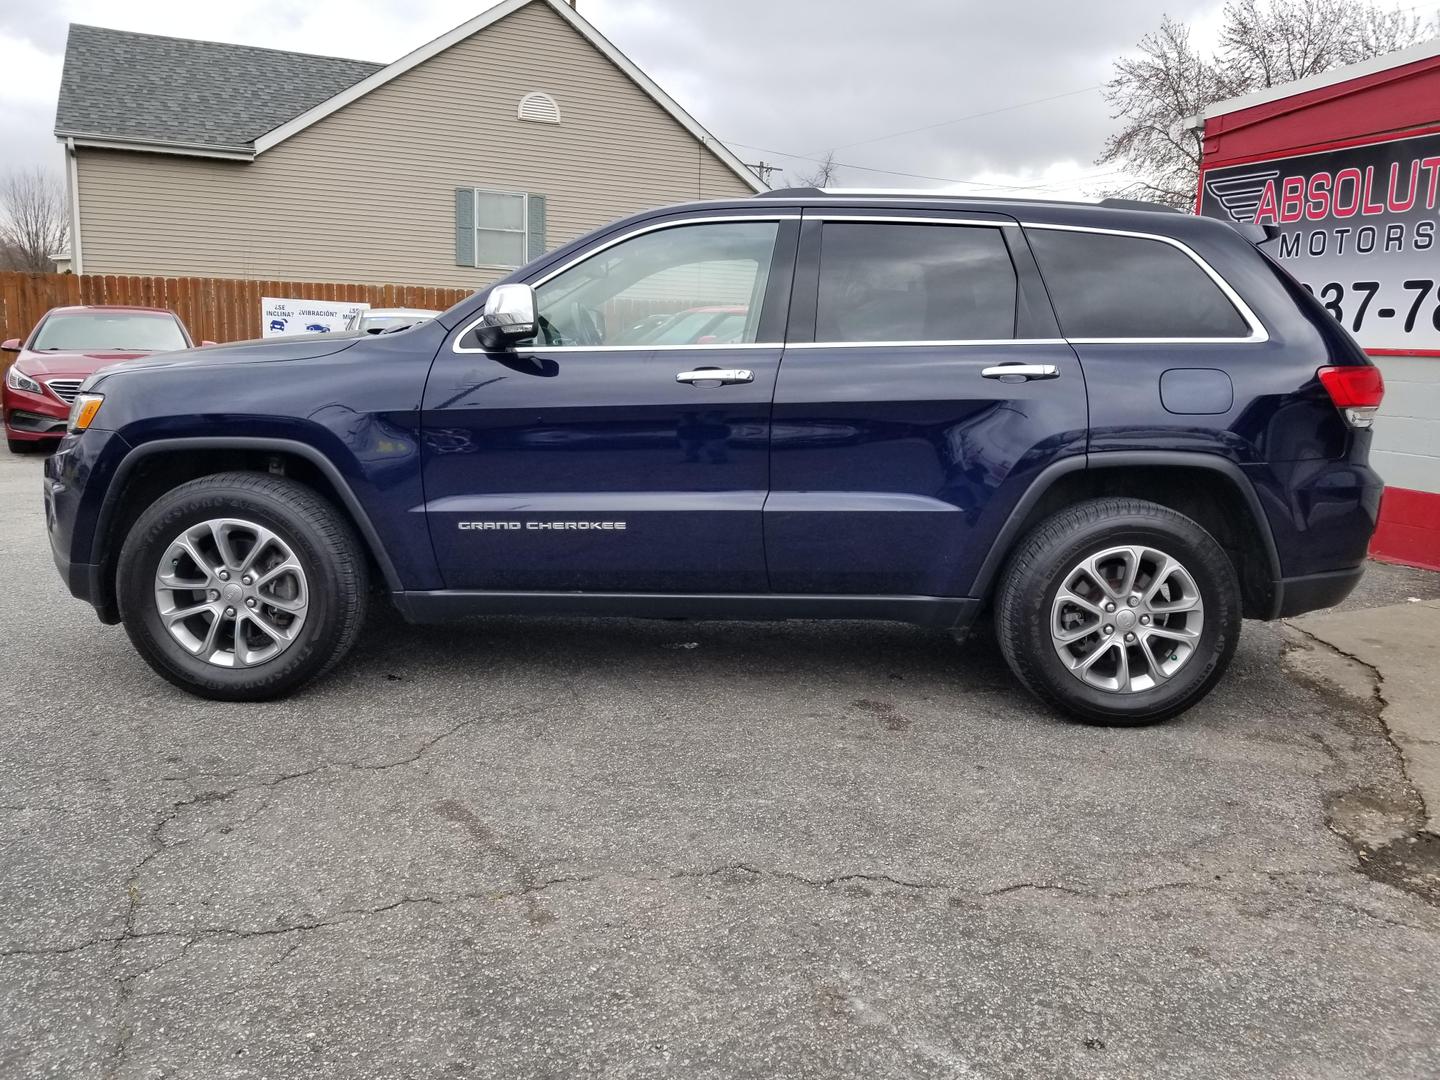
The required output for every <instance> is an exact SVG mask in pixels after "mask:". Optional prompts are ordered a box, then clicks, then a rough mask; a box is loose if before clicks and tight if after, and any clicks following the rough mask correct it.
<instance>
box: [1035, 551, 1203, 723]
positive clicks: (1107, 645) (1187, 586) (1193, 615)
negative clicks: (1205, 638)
mask: <svg viewBox="0 0 1440 1080" xmlns="http://www.w3.org/2000/svg"><path fill="white" fill-rule="evenodd" d="M1204 626H1205V605H1204V603H1203V602H1202V601H1201V598H1200V590H1199V589H1198V588H1197V587H1196V585H1195V579H1194V577H1192V576H1191V574H1190V572H1189V571H1188V570H1187V569H1186V568H1185V567H1184V566H1183V565H1181V563H1180V562H1179V560H1177V559H1175V558H1174V557H1173V556H1171V555H1168V554H1166V553H1165V552H1163V551H1160V550H1159V549H1157V548H1153V547H1147V546H1141V545H1129V546H1123V547H1112V548H1106V549H1105V550H1104V551H1101V552H1098V553H1097V554H1095V555H1091V556H1089V557H1087V558H1086V559H1084V560H1083V561H1082V562H1080V563H1079V564H1077V565H1076V566H1074V567H1073V568H1072V569H1071V570H1070V572H1069V573H1067V574H1066V575H1065V577H1064V578H1063V579H1062V580H1061V582H1060V588H1059V591H1058V592H1057V593H1056V594H1055V600H1054V603H1053V604H1052V605H1051V609H1050V640H1051V643H1052V644H1053V645H1054V647H1055V653H1056V655H1058V656H1059V657H1060V661H1061V663H1063V664H1064V665H1065V667H1066V669H1067V670H1068V671H1069V672H1070V674H1071V675H1073V676H1075V678H1077V679H1079V680H1080V681H1081V682H1083V683H1085V684H1086V685H1087V686H1092V687H1095V688H1097V689H1099V690H1104V691H1108V692H1110V693H1116V694H1130V693H1138V692H1140V691H1143V690H1153V689H1154V688H1155V687H1157V686H1160V685H1162V684H1163V683H1165V682H1167V681H1168V680H1170V679H1172V678H1174V676H1175V675H1176V674H1177V673H1178V672H1179V671H1180V670H1181V669H1182V668H1184V667H1185V665H1186V664H1187V663H1189V662H1190V660H1191V659H1192V658H1193V657H1194V655H1195V653H1196V649H1197V647H1198V645H1199V641H1200V634H1201V631H1202V630H1203V629H1204Z"/></svg>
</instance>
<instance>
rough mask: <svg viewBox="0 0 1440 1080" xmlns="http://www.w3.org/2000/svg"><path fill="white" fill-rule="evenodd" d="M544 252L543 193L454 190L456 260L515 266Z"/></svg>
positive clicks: (466, 263)
mask: <svg viewBox="0 0 1440 1080" xmlns="http://www.w3.org/2000/svg"><path fill="white" fill-rule="evenodd" d="M544 252H545V197H544V196H543V195H536V194H534V193H533V192H524V191H492V190H489V189H486V188H456V189H455V261H456V263H458V264H459V265H461V266H493V267H500V268H504V269H514V268H515V267H518V266H524V265H525V264H526V263H527V262H529V261H530V260H531V259H534V258H536V257H537V256H539V255H542V254H544Z"/></svg>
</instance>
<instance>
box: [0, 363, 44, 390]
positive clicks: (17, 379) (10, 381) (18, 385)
mask: <svg viewBox="0 0 1440 1080" xmlns="http://www.w3.org/2000/svg"><path fill="white" fill-rule="evenodd" d="M5 385H6V386H8V387H10V389H11V390H24V391H25V392H26V393H29V394H40V393H43V392H44V391H42V390H41V389H40V384H39V383H38V382H36V381H35V380H34V379H32V378H30V376H29V375H26V374H24V373H22V372H19V371H16V370H15V365H14V364H11V365H10V366H9V367H8V368H6V369H5Z"/></svg>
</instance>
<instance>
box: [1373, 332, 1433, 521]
mask: <svg viewBox="0 0 1440 1080" xmlns="http://www.w3.org/2000/svg"><path fill="white" fill-rule="evenodd" d="M1373 359H1374V361H1375V363H1376V365H1377V366H1378V367H1379V368H1380V373H1381V374H1382V375H1384V376H1385V400H1384V403H1383V404H1382V405H1381V406H1380V412H1379V414H1378V415H1377V416H1376V418H1375V441H1374V443H1373V444H1372V448H1371V451H1370V464H1371V466H1372V467H1373V468H1374V469H1375V471H1376V472H1378V473H1379V474H1380V477H1381V479H1382V480H1384V481H1385V483H1386V485H1387V486H1389V487H1399V488H1409V489H1410V490H1412V491H1426V492H1430V493H1432V494H1440V356H1377V357H1374V358H1373Z"/></svg>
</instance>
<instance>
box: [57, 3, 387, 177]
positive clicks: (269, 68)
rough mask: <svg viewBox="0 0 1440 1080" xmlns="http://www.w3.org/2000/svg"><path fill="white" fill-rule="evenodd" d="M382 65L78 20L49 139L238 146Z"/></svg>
mask: <svg viewBox="0 0 1440 1080" xmlns="http://www.w3.org/2000/svg"><path fill="white" fill-rule="evenodd" d="M383 66H384V65H383V64H375V63H369V62H367V61H364V60H345V59H340V58H338V57H333V56H312V55H310V54H308V53H296V52H285V51H282V50H280V49H259V48H255V47H253V46H249V45H227V44H225V43H223V42H217V41H192V40H190V39H187V38H172V37H161V36H160V35H158V34H136V33H131V32H129V31H125V30H107V29H105V28H104V27H99V26H83V25H80V24H78V23H75V24H72V25H71V27H70V36H69V39H68V40H67V42H66V44H65V71H64V74H63V76H62V77H61V80H60V101H59V105H58V107H57V108H56V110H55V134H57V135H87V136H94V137H99V138H113V139H118V140H123V141H134V142H142V143H162V144H174V145H179V146H213V147H216V148H239V149H243V148H247V147H249V145H250V144H251V143H253V142H254V141H255V140H256V139H257V138H259V137H260V136H261V135H264V134H265V133H266V132H267V131H270V130H272V129H274V128H277V127H279V126H280V125H281V124H283V123H285V122H286V121H287V120H291V119H294V118H295V117H296V116H299V115H300V114H301V113H303V112H305V111H306V110H307V109H309V108H311V107H312V106H315V105H318V104H319V103H320V102H322V101H325V100H326V99H327V98H330V97H333V96H334V95H335V94H338V93H339V92H340V91H341V90H344V89H345V88H346V87H349V86H353V85H354V84H355V83H357V82H359V81H360V80H361V79H363V78H365V77H366V76H367V75H370V74H371V73H372V72H375V71H378V70H379V69H380V68H381V67H383Z"/></svg>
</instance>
